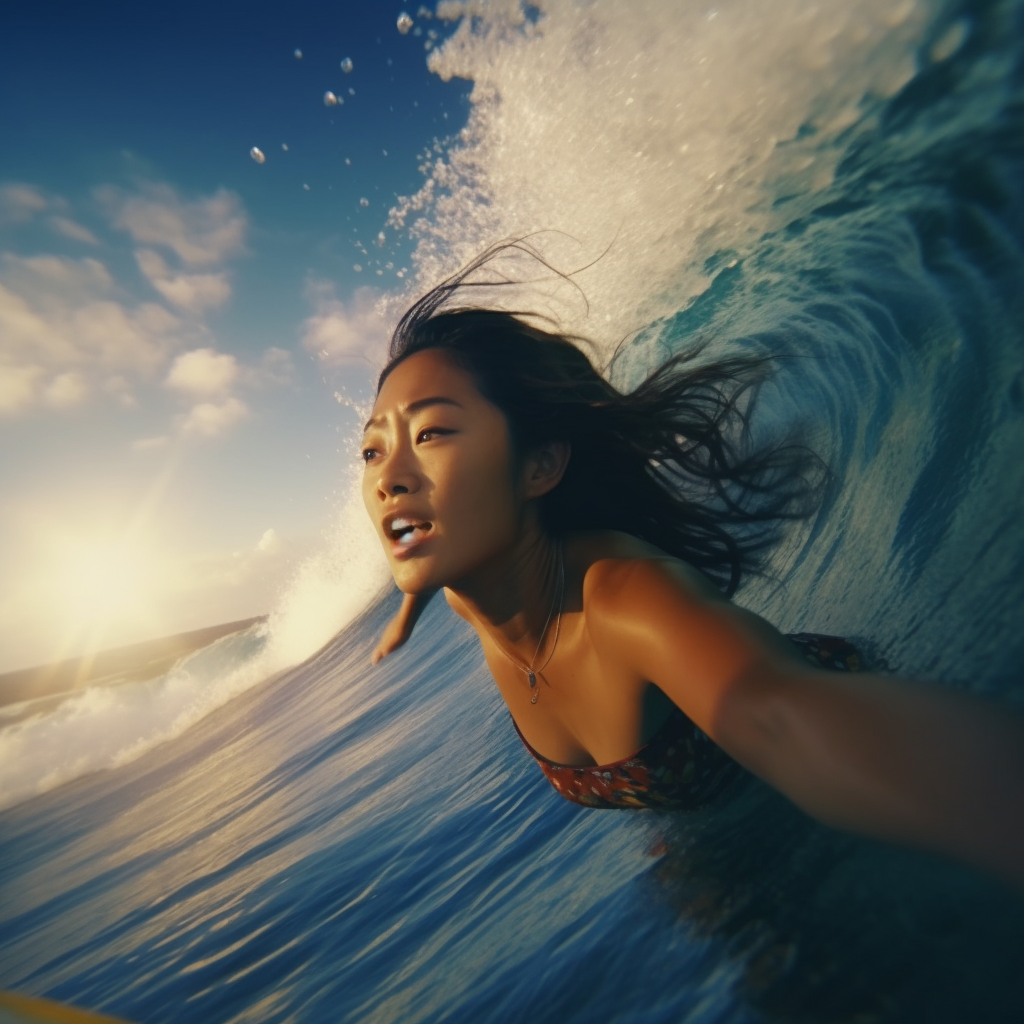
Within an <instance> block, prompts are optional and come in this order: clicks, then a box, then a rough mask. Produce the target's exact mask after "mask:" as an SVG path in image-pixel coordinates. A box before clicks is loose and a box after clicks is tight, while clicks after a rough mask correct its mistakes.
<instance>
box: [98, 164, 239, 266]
mask: <svg viewBox="0 0 1024 1024" xmlns="http://www.w3.org/2000/svg"><path fill="white" fill-rule="evenodd" d="M97 197H98V198H99V200H100V202H101V203H103V205H104V206H106V208H107V210H108V211H109V213H110V215H111V219H112V221H113V223H114V226H115V227H117V228H120V229H121V230H122V231H126V232H127V233H128V234H129V235H130V236H131V237H132V238H133V239H134V240H135V241H136V242H139V243H141V244H143V245H147V246H153V245H156V246H163V247H165V248H168V249H170V250H171V251H173V252H174V253H175V254H176V255H177V256H178V258H179V259H180V260H181V261H182V262H183V263H185V264H187V265H191V266H196V265H204V264H210V263H218V262H220V261H222V260H224V259H226V258H227V257H228V256H231V255H234V254H235V253H238V252H240V251H241V250H242V249H243V247H244V241H245V232H246V228H247V226H248V224H247V219H246V216H245V211H244V210H243V208H242V203H241V200H240V199H239V198H238V196H236V195H235V194H234V193H232V192H228V191H227V190H226V189H219V190H218V191H217V192H215V193H214V194H213V195H212V196H206V197H202V198H199V199H194V200H186V199H183V198H182V197H181V196H179V195H178V193H177V191H176V190H175V189H174V188H172V187H171V186H170V185H157V184H151V185H146V186H145V187H144V188H143V189H142V194H141V195H127V194H125V193H124V192H123V191H121V190H120V189H117V188H114V187H113V186H106V187H104V188H101V189H99V190H97Z"/></svg>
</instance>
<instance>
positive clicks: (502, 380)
mask: <svg viewBox="0 0 1024 1024" xmlns="http://www.w3.org/2000/svg"><path fill="white" fill-rule="evenodd" d="M509 250H518V251H520V252H523V253H526V254H527V255H529V256H530V257H531V258H534V259H538V260H540V262H542V263H543V262H544V261H543V260H541V259H540V257H538V256H537V254H536V252H534V250H533V249H532V248H530V247H529V246H528V245H525V244H524V243H523V241H522V240H515V241H512V242H504V243H501V244H499V245H497V246H494V247H492V248H491V249H488V250H487V251H486V252H485V253H483V254H482V255H481V256H479V257H477V258H476V259H475V260H474V261H473V262H472V263H470V264H469V265H468V266H466V267H465V268H463V269H462V270H461V271H459V273H457V274H455V275H454V276H453V277H450V278H448V279H447V280H446V281H444V282H442V283H441V284H440V285H438V286H437V287H436V288H433V289H432V290H431V291H429V292H427V294H426V295H424V296H423V297H422V298H421V299H419V300H418V301H417V302H416V303H415V304H414V305H413V306H411V307H410V308H409V309H408V310H407V311H406V313H405V315H404V316H403V317H402V319H401V320H400V321H399V323H398V326H397V327H396V328H395V331H394V334H393V335H392V338H391V344H390V346H389V349H388V362H387V365H386V366H385V367H384V370H383V371H382V372H381V375H380V378H379V380H378V382H377V390H378V392H379V390H380V388H381V386H382V385H383V383H384V381H385V380H386V379H387V377H388V374H390V373H391V371H392V370H393V369H394V368H395V367H396V366H397V365H398V364H399V363H400V362H402V361H403V360H404V359H407V358H408V357H409V356H411V355H413V354H415V353H416V352H422V351H424V350H425V349H439V350H441V351H443V352H445V353H446V354H447V355H448V356H449V357H450V358H451V359H452V360H453V362H454V363H455V364H456V365H457V366H459V367H460V368H461V369H463V370H465V371H466V372H468V373H469V374H470V375H471V376H472V377H473V379H474V381H475V383H476V385H477V387H478V388H479V389H480V392H481V394H483V395H484V397H485V398H487V399H488V400H489V401H490V402H492V403H493V404H494V405H495V406H497V407H498V408H499V409H500V410H501V411H502V412H503V413H504V414H505V416H506V418H507V419H508V422H509V427H510V432H511V436H512V441H513V445H514V446H515V447H516V450H517V451H527V450H529V449H530V448H531V447H533V446H535V445H538V444H541V443H543V442H545V441H553V440H559V441H568V442H569V444H570V445H571V447H572V454H571V456H570V459H569V464H568V467H567V469H566V472H565V475H564V476H563V478H562V480H561V482H560V483H559V484H558V486H557V487H555V488H554V489H553V490H552V491H550V492H549V493H548V494H546V495H545V496H544V497H543V498H542V499H541V512H542V519H543V522H544V525H545V527H546V528H547V529H548V530H550V531H551V532H552V533H553V534H555V535H556V536H557V535H560V534H562V533H564V532H565V531H566V530H570V529H610V530H621V531H623V532H625V533H629V534H632V535H633V536H635V537H639V538H641V539H642V540H645V541H647V542H649V543H651V544H653V545H655V546H656V547H658V548H660V549H661V550H663V551H665V552H666V553H667V554H670V555H674V556H675V557H678V558H681V559H683V560H684V561H686V562H688V563H689V564H691V565H694V566H696V567H697V568H699V569H701V570H702V571H703V572H704V573H705V574H706V575H707V576H708V577H709V578H710V579H712V580H713V581H714V582H715V583H717V584H718V586H719V587H721V589H722V590H723V591H724V592H725V593H726V594H727V595H732V594H733V593H734V592H735V590H736V588H737V587H738V586H739V585H740V583H741V581H742V580H743V578H744V576H745V575H746V574H747V573H749V572H752V571H753V572H758V571H760V569H761V565H762V562H763V556H764V554H765V552H766V550H767V549H768V547H769V546H770V545H771V544H772V543H773V542H774V540H775V539H776V535H777V532H778V527H779V525H780V523H781V522H782V521H783V520H786V519H792V518H796V517H802V516H804V515H806V514H807V513H808V512H809V511H810V508H811V507H812V504H813V499H814V496H815V493H816V491H817V488H818V485H819V483H820V480H821V472H820V469H821V464H820V462H818V461H817V460H815V458H814V456H813V455H812V454H811V453H810V452H809V451H808V449H806V448H805V447H804V446H802V445H800V444H798V443H796V442H795V441H793V440H792V439H789V440H784V441H780V442H776V443H774V444H771V445H767V446H754V445H753V444H752V442H751V437H750V430H749V425H750V414H751V412H752V409H753V404H754V398H755V397H756V393H757V390H758V387H759V385H760V384H761V383H762V382H763V381H764V380H765V379H766V377H767V375H768V373H769V371H770V368H771V360H770V359H769V358H768V357H764V356H749V355H738V356H731V357H727V358H720V359H717V360H715V361H701V358H700V357H701V354H702V351H703V347H702V346H696V347H694V348H693V349H692V350H691V351H689V352H686V353H681V354H678V355H675V356H673V357H671V358H670V359H668V360H667V361H666V362H665V363H663V364H662V365H661V366H659V367H658V368H657V369H656V370H654V372H653V373H651V374H650V375H649V376H648V377H647V379H646V380H644V381H643V383H641V384H640V385H639V386H638V387H637V388H635V389H634V390H632V391H629V392H623V391H619V390H618V389H617V388H615V387H614V386H613V385H612V384H611V383H609V381H608V380H606V379H605V378H604V377H603V376H602V375H601V374H600V373H599V372H598V371H597V369H595V367H594V365H593V363H592V362H591V360H590V359H589V358H588V356H587V355H586V353H585V352H584V351H583V349H584V348H585V347H590V346H589V343H588V342H587V341H586V340H585V339H583V338H580V337H577V336H572V335H566V334H563V333H558V332H556V331H553V330H552V331H548V330H544V329H541V328H540V327H537V326H534V324H532V323H529V322H527V320H526V319H524V318H526V317H528V318H529V319H530V320H537V319H541V320H543V319H544V318H543V317H538V315H537V314H536V313H531V312H527V311H520V312H505V311H498V310H493V309H483V308H479V307H475V306H470V305H464V304H461V303H460V302H459V301H458V300H459V298H460V297H461V295H462V294H465V293H466V292H468V291H469V290H470V289H472V288H474V287H488V288H489V287H493V286H494V284H495V282H494V281H493V280H486V281H479V280H472V279H471V277H472V275H474V274H475V273H476V272H477V271H479V270H480V269H481V268H482V267H484V266H485V265H487V264H488V263H490V262H491V261H492V260H493V259H494V257H495V256H496V255H498V254H503V253H507V252H508V251H509ZM544 265H545V266H547V264H546V263H545V264H544ZM549 269H551V268H549ZM555 273H558V271H555ZM562 276H566V275H562ZM499 283H502V282H499ZM816 470H818V471H817V472H816Z"/></svg>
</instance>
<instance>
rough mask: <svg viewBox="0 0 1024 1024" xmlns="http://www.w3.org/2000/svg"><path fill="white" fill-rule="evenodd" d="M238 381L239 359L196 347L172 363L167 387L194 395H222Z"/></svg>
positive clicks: (166, 382)
mask: <svg viewBox="0 0 1024 1024" xmlns="http://www.w3.org/2000/svg"><path fill="white" fill-rule="evenodd" d="M237 378H238V360H237V359H235V357H234V356H232V355H228V354H227V353H225V352H215V351H214V350H213V349H212V348H197V349H193V350H192V351H191V352H185V353H184V354H182V355H180V356H178V358H177V359H175V360H174V363H173V365H172V366H171V369H170V372H169V373H168V374H167V380H166V381H165V382H164V383H165V384H166V385H167V386H168V387H169V388H173V389H174V390H175V391H181V392H184V393H186V394H190V395H197V396H217V395H223V394H225V393H226V392H228V391H230V390H231V386H232V384H234V382H235V381H236V380H237Z"/></svg>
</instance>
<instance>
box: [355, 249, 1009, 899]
mask: <svg viewBox="0 0 1024 1024" xmlns="http://www.w3.org/2000/svg"><path fill="white" fill-rule="evenodd" d="M479 265H480V263H479V262H478V263H476V264H474V265H473V266H471V267H470V268H468V269H467V271H464V272H463V273H462V274H460V275H458V276H457V277H455V278H453V279H451V280H450V281H448V282H446V283H445V284H443V285H442V286H440V287H439V288H437V289H435V290H434V291H433V292H431V293H429V294H428V295H427V296H425V297H424V298H423V299H421V300H420V301H419V302H418V303H417V304H416V305H415V306H413V307H412V309H410V310H409V311H408V312H407V313H406V315H405V317H404V318H403V319H402V321H401V323H400V324H399V326H398V328H397V330H396V332H395V334H394V336H393V338H392V342H391V347H390V351H389V362H388V364H387V366H386V367H385V369H384V371H383V372H382V373H381V376H380V380H379V384H378V393H377V399H376V403H375V405H374V407H373V413H372V415H371V417H370V420H369V422H368V423H367V424H366V432H365V437H364V441H363V452H362V454H363V459H364V461H365V477H364V485H363V497H364V501H365V503H366V508H367V510H368V512H369V514H370V517H371V519H372V520H373V521H374V523H375V524H376V526H377V530H378V532H379V534H380V537H381V541H382V543H383V545H384V549H385V551H386V553H387V557H388V560H389V563H390V566H391V570H392V572H393V574H394V578H395V582H396V583H397V585H398V587H399V588H400V589H401V590H402V591H403V592H404V593H405V598H404V601H403V606H402V610H401V611H400V612H399V614H398V616H397V617H396V619H395V620H394V621H393V622H392V623H391V624H390V625H389V626H388V628H387V630H386V631H385V634H384V636H383V638H382V640H381V643H380V645H379V647H378V649H377V651H376V652H375V655H374V660H375V661H376V660H379V658H380V657H383V656H384V655H385V654H387V653H388V652H389V651H391V650H393V649H394V648H395V647H397V646H398V645H399V644H401V643H403V642H404V641H405V639H406V638H407V637H408V635H409V633H410V632H411V630H412V627H413V625H414V623H415V621H416V618H417V617H418V615H419V612H420V610H421V609H422V607H423V604H424V603H425V601H426V599H428V598H429V596H430V595H431V594H432V593H434V592H435V591H436V590H438V589H442V588H443V589H444V593H445V597H446V598H447V600H448V603H449V604H450V605H451V607H452V608H454V609H455V611H456V612H457V613H458V614H459V615H461V616H462V617H463V618H464V619H465V620H466V621H467V622H469V623H470V625H472V627H473V628H474V629H475V630H476V632H477V635H478V636H479V638H480V642H481V645H482V647H483V652H484V656H485V658H486V660H487V664H488V666H489V668H490V670H491V672H492V673H493V675H494V679H495V681H496V683H497V685H498V689H499V690H500V692H501V695H502V697H503V698H504V699H505V702H506V703H507V705H508V708H509V711H510V712H511V714H512V718H513V720H514V723H515V727H516V729H517V731H518V732H519V734H520V736H521V738H522V740H523V742H524V743H525V744H526V745H527V747H528V749H529V750H530V752H531V753H532V754H533V756H534V757H535V758H536V759H537V761H538V763H539V764H540V766H541V768H542V770H544V772H545V774H546V775H547V776H548V778H549V779H550V780H551V781H552V783H553V784H554V785H555V786H556V788H558V789H559V791H560V792H561V793H562V794H563V795H564V796H566V797H567V798H569V799H572V800H575V801H577V802H580V803H585V804H589V805H591V806H605V807H616V806H633V807H649V806H654V807H682V806H687V805H693V804H695V803H699V802H702V801H703V800H706V799H707V798H708V797H709V796H710V795H712V794H713V793H714V792H715V791H716V790H717V789H718V788H720V786H721V785H722V784H723V782H724V781H725V780H726V779H727V778H729V776H730V774H731V773H732V772H733V771H735V770H736V767H735V766H736V764H737V763H738V764H739V765H742V766H743V767H744V768H746V769H748V770H750V771H752V772H754V773H755V774H756V775H758V776H760V777H761V778H762V779H765V780H766V781H767V782H769V783H770V784H772V785H773V786H775V787H777V788H778V789H779V790H781V791H782V792H783V793H784V794H786V795H787V796H788V797H789V798H790V799H791V800H793V801H794V802H795V803H797V804H798V805H799V806H801V807H802V808H804V809H805V810H806V811H807V812H809V813H810V814H812V815H814V816H815V817H817V818H818V819H820V820H821V821H824V822H826V823H829V824H832V825H835V826H837V827H840V828H846V829H851V830H856V831H860V832H864V833H867V834H871V835H874V836H876V837H880V838H883V839H888V840H892V841H897V842H903V843H907V844H911V845H917V846H922V847H927V848H932V849H935V850H939V851H944V852H946V853H948V854H950V855H953V856H954V857H958V858H961V859H964V860H967V861H970V862H973V863H975V864H978V865H981V866H983V867H985V868H987V869H989V870H991V871H993V872H995V873H997V874H1000V875H1002V876H1003V877H1004V878H1006V879H1009V880H1011V881H1012V882H1014V883H1015V884H1017V885H1021V884H1022V883H1024V727H1022V724H1021V721H1020V720H1019V718H1018V716H1017V715H1016V714H1015V713H1012V712H1010V711H1008V710H1007V709H1005V708H1000V707H994V706H990V705H989V704H987V703H984V702H982V701H980V700H976V699H973V698H971V697H968V696H964V695H961V694H954V693H950V692H946V691H943V690H939V689H937V688H935V687H933V686H922V685H919V684H916V683H912V682H909V681H906V680H903V679H893V678H883V677H879V676H876V675H870V674H866V673H859V674H858V675H856V676H851V675H849V674H846V673H841V672H835V671H830V670H829V669H828V668H826V667H825V666H829V667H830V668H836V667H839V668H843V667H846V668H854V667H856V655H855V652H853V650H852V649H851V648H850V647H849V646H848V645H846V644H845V643H844V642H843V641H841V640H838V639H836V638H827V637H815V636H809V635H804V636H798V637H793V638H787V637H784V636H782V635H781V634H779V633H778V632H777V631H776V630H775V629H773V628H772V627H771V626H770V625H769V624H768V623H766V622H765V621H763V620H762V619H760V618H759V617H758V616H756V615H754V614H752V613H751V612H749V611H746V610H744V609H742V608H740V607H738V606H736V605H734V604H732V603H731V602H730V601H729V595H731V594H732V593H733V592H734V591H735V589H736V587H737V585H738V584H739V582H740V580H741V579H742V578H743V574H744V573H745V572H748V571H751V570H752V569H755V568H756V563H757V556H758V555H759V553H761V552H763V551H764V549H765V547H766V545H767V544H768V543H769V542H770V540H771V537H772V524H777V523H778V522H779V521H780V519H783V518H785V517H787V516H794V515H798V514H801V512H802V511H806V508H807V501H808V499H809V497H810V496H811V494H812V491H813V484H812V483H811V482H809V481H808V476H807V473H806V469H807V467H808V465H809V462H808V458H807V455H806V453H805V452H804V451H803V450H801V449H799V448H798V447H796V446H793V445H777V446H775V447H773V448H768V449H765V450H750V446H749V445H748V444H747V442H746V441H745V430H744V428H745V426H746V413H747V412H748V411H749V399H750V396H751V394H752V391H753V389H754V388H755V387H756V384H757V382H758V380H759V379H760V378H761V376H762V375H763V372H764V370H765V366H764V362H763V361H758V360H752V359H742V358H737V359H730V360H724V361H719V362H717V363H713V364H710V365H700V364H698V363H697V362H695V361H694V360H693V359H692V358H690V359H682V358H677V359H674V360H672V361H670V362H669V363H668V364H666V365H665V366H663V367H662V368H661V369H659V370H658V371H657V372H656V373H654V374H653V375H652V376H651V377H650V378H649V379H648V380H647V381H646V382H645V383H643V384H642V385H640V387H638V388H637V389H636V390H635V391H633V392H631V393H629V394H623V393H620V392H618V391H617V390H616V389H615V388H614V387H612V385H610V384H609V383H608V382H607V381H606V380H605V379H604V378H603V377H602V376H601V375H600V374H599V373H598V372H597V371H596V370H595V369H594V368H593V366H592V364H591V362H590V361H589V359H588V358H587V356H586V355H585V354H584V352H583V351H582V349H581V348H580V346H579V345H578V344H577V343H576V341H577V340H578V339H570V338H567V337H565V336H562V335H559V334H556V333H549V332H547V331H544V330H541V329H539V328H537V327H535V326H532V325H530V324H529V323H527V322H526V321H525V320H524V319H522V318H521V317H520V316H516V315H513V314H510V313H504V312H494V311H488V310H481V309H473V308H467V307H458V306H456V305H455V301H454V300H455V299H456V298H457V294H456V293H458V292H459V291H460V289H461V290H464V289H466V288H467V287H469V284H468V283H467V280H466V278H467V276H468V275H469V274H471V273H472V272H473V271H475V270H476V269H477V268H478V267H479Z"/></svg>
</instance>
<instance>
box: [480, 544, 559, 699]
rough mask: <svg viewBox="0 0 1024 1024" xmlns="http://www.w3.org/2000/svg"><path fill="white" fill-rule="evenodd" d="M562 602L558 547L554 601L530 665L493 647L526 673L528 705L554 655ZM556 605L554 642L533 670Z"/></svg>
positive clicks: (535, 693)
mask: <svg viewBox="0 0 1024 1024" xmlns="http://www.w3.org/2000/svg"><path fill="white" fill-rule="evenodd" d="M564 600H565V559H564V558H563V557H562V548H561V547H559V549H558V590H557V592H556V596H555V600H554V601H552V603H551V610H550V611H549V612H548V617H547V619H546V620H545V622H544V628H543V629H542V630H541V632H540V642H539V643H538V644H537V650H535V651H534V652H533V659H532V660H531V661H530V664H529V665H524V664H523V663H522V662H521V661H520V660H519V659H518V658H514V657H512V655H511V654H509V653H508V651H506V650H505V648H504V647H502V646H501V644H500V643H498V641H497V640H495V641H494V646H495V647H497V648H498V650H499V651H501V653H502V654H504V655H505V657H506V658H508V660H509V661H510V662H512V664H513V665H515V667H516V668H517V669H519V671H520V672H525V673H526V678H527V680H528V681H529V683H530V690H531V691H532V693H533V695H532V696H531V697H530V703H531V704H536V703H537V698H538V697H539V696H540V688H539V687H538V686H537V676H538V675H539V674H540V673H541V672H543V671H544V669H546V668H547V667H548V662H550V661H551V659H552V657H553V656H554V653H555V648H556V647H557V646H558V634H559V632H560V631H561V628H562V604H563V602H564ZM556 605H557V606H558V617H557V618H556V619H555V640H554V643H552V645H551V650H550V651H548V656H547V657H546V658H545V659H544V664H543V665H541V666H539V667H538V668H534V667H533V663H534V662H535V661H536V660H537V656H538V655H539V654H540V652H541V648H542V647H543V646H544V641H545V640H546V639H547V635H548V626H550V625H551V616H552V615H554V614H555V606H556Z"/></svg>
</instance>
